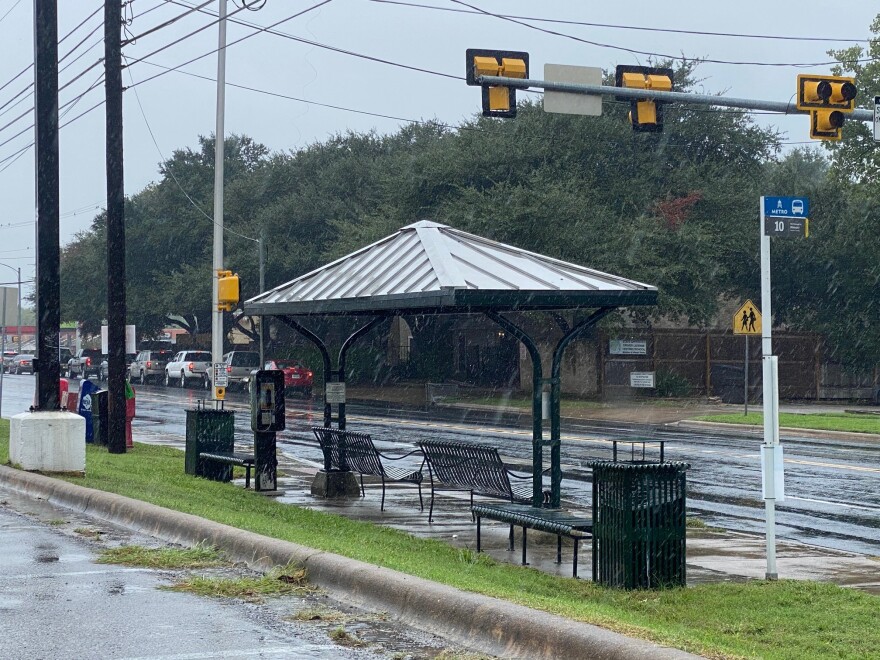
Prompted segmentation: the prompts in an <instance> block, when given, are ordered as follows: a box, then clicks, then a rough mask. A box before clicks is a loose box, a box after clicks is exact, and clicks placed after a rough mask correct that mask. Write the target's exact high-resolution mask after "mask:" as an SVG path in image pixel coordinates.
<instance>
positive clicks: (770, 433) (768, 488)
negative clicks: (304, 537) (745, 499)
mask: <svg viewBox="0 0 880 660" xmlns="http://www.w3.org/2000/svg"><path fill="white" fill-rule="evenodd" d="M759 203H760V227H759V231H760V235H761V316H762V322H761V366H762V375H763V383H762V385H763V392H764V405H763V412H764V447H762V450H761V465H762V469H763V473H764V481H765V483H764V508H765V512H766V520H765V525H766V539H767V574H766V578H767V579H768V580H775V579H777V577H778V574H777V572H776V499H775V498H776V483H775V475H776V470H775V466H774V465H773V457H774V453H773V452H774V447H775V445H776V444H777V443H778V438H779V436H778V431H776V432H775V433H774V429H775V428H778V427H777V426H776V420H777V419H778V417H777V410H776V406H777V400H778V399H777V396H778V391H777V387H776V369H775V368H774V367H775V366H776V365H775V364H774V363H773V362H774V360H773V347H772V342H771V328H772V326H773V310H772V307H771V303H770V237H769V236H767V235H766V233H765V231H764V198H763V197H761V199H760V202H759Z"/></svg>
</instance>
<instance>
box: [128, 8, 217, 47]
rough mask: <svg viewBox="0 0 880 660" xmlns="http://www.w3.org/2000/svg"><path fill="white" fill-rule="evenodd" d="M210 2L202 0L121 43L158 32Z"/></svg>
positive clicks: (130, 42) (129, 42)
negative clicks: (187, 9) (200, 2)
mask: <svg viewBox="0 0 880 660" xmlns="http://www.w3.org/2000/svg"><path fill="white" fill-rule="evenodd" d="M211 2H213V0H206V1H205V2H203V3H202V4H200V5H199V6H198V7H194V8H192V9H190V10H189V11H185V12H183V13H182V14H178V15H177V16H175V17H173V18H170V19H168V20H167V21H165V22H164V23H160V24H159V25H156V26H154V27H152V28H150V29H149V30H147V31H146V32H141V33H140V34H137V35H135V36H133V37H130V38H128V39H125V40H124V41H123V42H122V45H123V46H127V45H129V44H132V43H134V42H135V41H137V40H138V39H141V38H143V37H146V36H147V35H149V34H153V33H154V32H158V31H159V30H161V29H162V28H166V27H168V26H169V25H174V24H175V23H176V22H177V21H179V20H180V19H182V18H185V17H187V16H189V15H190V14H192V13H195V12H197V11H198V10H199V9H201V8H202V7H206V6H208V5H209V4H211ZM202 29H204V28H202Z"/></svg>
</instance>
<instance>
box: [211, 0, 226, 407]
mask: <svg viewBox="0 0 880 660" xmlns="http://www.w3.org/2000/svg"><path fill="white" fill-rule="evenodd" d="M219 3H220V7H219V10H220V13H219V16H220V21H219V23H218V29H219V35H218V44H217V125H216V128H215V130H214V260H213V269H212V272H211V360H212V362H213V364H214V365H216V364H219V363H220V362H221V360H222V358H223V312H222V310H220V308H219V303H220V297H219V291H218V280H217V278H218V273H219V272H220V271H221V270H223V160H224V147H225V133H224V126H223V122H224V112H225V106H226V0H219ZM212 368H213V365H212ZM217 390H218V387H217V385H216V383H214V399H215V402H214V405H215V407H216V408H217V409H219V408H220V405H221V404H220V401H219V400H217Z"/></svg>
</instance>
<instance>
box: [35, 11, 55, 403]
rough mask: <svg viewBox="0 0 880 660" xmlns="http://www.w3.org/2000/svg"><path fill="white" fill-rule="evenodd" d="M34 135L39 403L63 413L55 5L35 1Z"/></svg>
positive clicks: (37, 385)
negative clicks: (60, 354) (60, 359)
mask: <svg viewBox="0 0 880 660" xmlns="http://www.w3.org/2000/svg"><path fill="white" fill-rule="evenodd" d="M34 114H35V118H34V129H35V133H36V136H35V143H36V158H35V160H36V193H37V200H36V201H37V245H36V247H37V290H36V310H37V319H36V324H37V368H36V373H35V377H36V388H37V392H36V394H37V396H36V399H37V402H36V406H35V409H36V410H39V411H47V412H54V411H59V410H60V409H61V404H60V401H59V394H58V382H59V379H60V378H61V368H60V365H59V364H58V348H57V346H58V333H59V331H60V330H61V305H60V302H61V295H60V293H61V291H60V284H59V279H60V277H59V273H60V268H59V264H60V252H61V249H60V240H59V229H58V209H59V186H58V5H57V0H34Z"/></svg>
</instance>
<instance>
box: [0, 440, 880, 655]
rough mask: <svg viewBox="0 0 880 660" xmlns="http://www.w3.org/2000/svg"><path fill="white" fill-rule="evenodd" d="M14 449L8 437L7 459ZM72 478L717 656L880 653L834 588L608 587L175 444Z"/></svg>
mask: <svg viewBox="0 0 880 660" xmlns="http://www.w3.org/2000/svg"><path fill="white" fill-rule="evenodd" d="M0 432H2V429H0ZM6 449H7V442H6V441H5V439H3V440H0V459H2V458H3V457H4V456H5V455H6ZM66 479H67V480H68V481H70V482H73V483H77V484H81V485H83V486H88V487H91V488H97V489H101V490H106V491H110V492H115V493H120V494H123V495H127V496H129V497H133V498H136V499H140V500H144V501H147V502H152V503H154V504H157V505H159V506H164V507H168V508H171V509H175V510H178V511H184V512H187V513H191V514H194V515H197V516H201V517H204V518H207V519H210V520H215V521H218V522H222V523H225V524H228V525H232V526H234V527H239V528H241V529H247V530H251V531H254V532H257V533H260V534H265V535H267V536H272V537H275V538H280V539H285V540H288V541H293V542H295V543H300V544H303V545H306V546H309V547H312V548H317V549H320V550H325V551H328V552H334V553H338V554H340V555H344V556H347V557H352V558H354V559H358V560H361V561H364V562H367V563H369V564H376V565H381V566H386V567H388V568H391V569H395V570H398V571H402V572H404V573H408V574H411V575H416V576H419V577H422V578H425V579H428V580H434V581H436V582H440V583H443V584H447V585H450V586H453V587H457V588H459V589H463V590H467V591H471V592H476V593H481V594H486V595H489V596H494V597H498V598H502V599H506V600H509V601H512V602H516V603H520V604H522V605H526V606H529V607H534V608H538V609H541V610H545V611H548V612H552V613H555V614H558V615H561V616H564V617H568V618H571V619H576V620H578V621H586V622H589V623H594V624H597V625H600V626H604V627H606V628H609V629H612V630H616V631H618V632H622V633H625V634H629V635H633V636H636V637H641V638H644V639H650V640H653V641H656V642H658V643H661V644H666V645H670V646H675V647H678V648H682V649H686V650H689V651H692V652H696V653H700V654H703V655H708V656H710V657H716V658H719V657H753V658H778V659H783V658H792V659H794V658H798V659H800V658H867V657H872V656H876V653H877V650H878V649H880V626H877V620H878V613H880V600H878V598H877V597H876V596H873V595H870V594H867V593H864V592H861V591H857V590H854V589H844V588H841V587H837V586H835V585H829V584H820V583H814V582H799V581H791V580H781V581H778V582H764V581H757V580H756V581H749V582H745V583H718V584H701V585H698V586H695V587H691V588H688V589H671V590H666V591H658V592H645V591H635V592H626V591H618V590H613V589H606V588H602V587H599V586H596V585H594V584H593V583H592V582H590V581H589V580H572V579H570V578H563V577H557V576H553V575H549V574H547V573H542V572H540V571H537V570H534V569H530V568H523V567H520V566H517V565H513V564H506V563H501V562H495V561H492V560H490V559H488V558H484V557H481V558H480V560H478V561H475V560H474V556H473V553H470V552H466V551H462V550H460V549H458V548H453V547H452V546H449V545H447V544H445V543H442V542H440V541H437V540H432V539H424V538H417V537H414V536H411V535H409V534H406V533H404V532H401V531H397V530H393V529H390V528H386V527H381V526H375V525H372V524H369V523H366V522H361V521H357V520H350V519H348V518H344V517H341V516H336V515H332V514H327V513H322V512H319V511H312V510H308V509H303V508H299V507H296V506H293V505H289V504H282V503H279V502H277V501H275V500H273V499H270V498H264V497H261V496H258V495H255V494H254V493H253V492H252V491H245V490H244V489H242V488H241V487H239V486H234V485H232V484H224V483H217V482H213V481H207V480H204V479H197V478H193V477H190V476H187V475H185V474H184V472H183V453H182V452H181V451H179V450H176V449H172V448H169V447H157V446H152V445H142V444H136V445H135V450H134V451H132V452H129V453H126V454H122V455H111V454H108V453H107V452H106V451H105V450H102V449H100V448H95V447H91V446H90V447H88V450H87V467H86V476H85V477H67V478H66Z"/></svg>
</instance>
